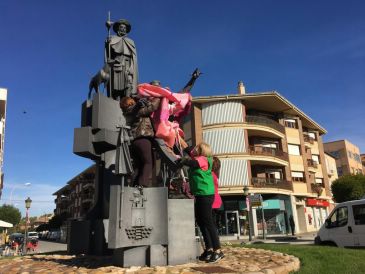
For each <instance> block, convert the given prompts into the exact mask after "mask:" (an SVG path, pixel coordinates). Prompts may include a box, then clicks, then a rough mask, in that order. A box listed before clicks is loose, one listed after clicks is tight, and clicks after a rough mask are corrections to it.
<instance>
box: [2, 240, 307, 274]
mask: <svg viewBox="0 0 365 274" xmlns="http://www.w3.org/2000/svg"><path fill="white" fill-rule="evenodd" d="M223 252H224V254H225V257H224V258H223V259H222V260H220V261H219V262H216V263H209V264H208V263H205V262H194V263H189V264H183V265H177V266H156V267H130V268H121V267H115V266H111V258H110V257H95V256H70V255H33V256H25V257H18V258H14V259H2V260H0V273H12V274H16V273H19V274H31V273H40V274H42V273H47V274H48V273H61V274H63V273H70V274H71V273H74V274H76V273H79V274H82V273H92V274H102V273H136V274H150V273H160V274H168V273H176V274H191V273H251V274H287V273H290V272H292V271H297V270H298V269H299V267H300V262H299V259H298V258H296V257H294V256H291V255H286V254H283V253H279V252H274V251H270V250H262V249H256V248H245V247H224V248H223Z"/></svg>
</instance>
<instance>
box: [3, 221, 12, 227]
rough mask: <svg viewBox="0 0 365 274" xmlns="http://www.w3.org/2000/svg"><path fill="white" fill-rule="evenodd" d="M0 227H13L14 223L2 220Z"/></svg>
mask: <svg viewBox="0 0 365 274" xmlns="http://www.w3.org/2000/svg"><path fill="white" fill-rule="evenodd" d="M0 227H13V224H11V223H8V222H4V221H1V220H0Z"/></svg>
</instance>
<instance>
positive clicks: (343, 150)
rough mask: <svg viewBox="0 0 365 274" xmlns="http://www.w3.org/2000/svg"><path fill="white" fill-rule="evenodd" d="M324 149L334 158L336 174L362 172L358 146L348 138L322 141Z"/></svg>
mask: <svg viewBox="0 0 365 274" xmlns="http://www.w3.org/2000/svg"><path fill="white" fill-rule="evenodd" d="M323 145H324V150H325V151H326V152H327V153H328V154H330V155H332V156H333V157H335V158H336V167H337V173H338V176H342V175H348V174H363V170H362V163H361V157H360V150H359V148H358V147H357V146H356V145H354V144H352V143H351V142H349V141H348V140H338V141H333V142H327V143H324V144H323Z"/></svg>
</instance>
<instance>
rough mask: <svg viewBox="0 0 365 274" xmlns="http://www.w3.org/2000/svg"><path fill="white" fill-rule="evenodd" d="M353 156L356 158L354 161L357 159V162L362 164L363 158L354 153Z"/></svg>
mask: <svg viewBox="0 0 365 274" xmlns="http://www.w3.org/2000/svg"><path fill="white" fill-rule="evenodd" d="M353 156H354V159H355V161H356V162H358V163H361V157H360V155H359V154H357V153H354V154H353Z"/></svg>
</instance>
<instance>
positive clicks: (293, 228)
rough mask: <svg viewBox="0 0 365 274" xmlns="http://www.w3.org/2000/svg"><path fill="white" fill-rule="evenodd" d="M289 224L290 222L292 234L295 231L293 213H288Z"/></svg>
mask: <svg viewBox="0 0 365 274" xmlns="http://www.w3.org/2000/svg"><path fill="white" fill-rule="evenodd" d="M289 224H290V228H291V234H292V235H293V236H294V233H295V222H294V218H293V215H291V214H290V217H289Z"/></svg>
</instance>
